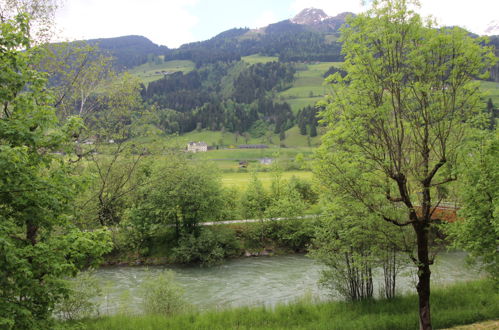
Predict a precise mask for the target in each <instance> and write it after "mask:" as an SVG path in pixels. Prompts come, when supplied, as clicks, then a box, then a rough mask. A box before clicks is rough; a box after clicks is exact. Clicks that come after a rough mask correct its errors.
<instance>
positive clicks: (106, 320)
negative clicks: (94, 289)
mask: <svg viewBox="0 0 499 330" xmlns="http://www.w3.org/2000/svg"><path fill="white" fill-rule="evenodd" d="M497 301H499V292H498V291H497V288H496V287H494V284H493V283H492V282H491V281H489V280H479V281H474V282H467V283H460V284H455V285H452V286H448V287H440V288H435V289H434V291H432V297H431V303H432V317H433V320H434V327H435V328H436V329H441V328H448V327H453V326H457V325H463V324H470V323H474V322H478V321H483V320H493V319H497V318H499V305H498V304H497ZM414 306H417V296H416V295H407V296H401V297H397V298H394V299H389V300H387V299H382V300H374V299H373V300H366V301H357V302H326V303H324V302H322V303H314V302H313V300H312V299H311V298H309V299H306V298H304V299H302V300H299V301H297V302H295V303H291V304H287V305H278V306H276V307H274V308H267V307H243V308H231V309H224V310H220V311H216V310H213V311H207V312H202V313H200V312H195V311H192V310H190V309H189V308H185V309H183V310H181V311H180V312H179V313H178V314H174V315H168V316H167V315H161V314H151V315H129V314H126V315H114V316H107V317H101V318H96V319H87V320H84V321H80V322H65V323H59V324H58V327H59V328H61V329H63V328H64V329H68V328H84V329H120V330H126V329H417V328H418V316H417V309H415V307H414Z"/></svg>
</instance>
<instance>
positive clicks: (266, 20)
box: [251, 10, 278, 28]
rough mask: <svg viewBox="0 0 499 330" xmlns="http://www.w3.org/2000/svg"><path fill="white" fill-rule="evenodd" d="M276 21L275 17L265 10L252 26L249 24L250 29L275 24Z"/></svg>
mask: <svg viewBox="0 0 499 330" xmlns="http://www.w3.org/2000/svg"><path fill="white" fill-rule="evenodd" d="M277 21H278V19H277V17H276V15H275V14H274V13H273V12H272V11H270V10H266V11H264V12H263V13H262V14H261V15H260V17H258V18H257V19H256V20H255V22H254V23H253V24H251V27H254V28H261V27H264V26H267V25H269V24H271V23H276V22H277Z"/></svg>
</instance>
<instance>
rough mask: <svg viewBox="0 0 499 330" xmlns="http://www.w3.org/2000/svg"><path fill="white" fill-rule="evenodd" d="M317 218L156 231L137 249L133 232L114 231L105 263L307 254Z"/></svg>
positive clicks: (201, 261)
mask: <svg viewBox="0 0 499 330" xmlns="http://www.w3.org/2000/svg"><path fill="white" fill-rule="evenodd" d="M317 221H318V220H317V219H316V218H300V219H288V220H281V221H261V222H253V223H236V224H229V225H213V226H199V227H198V228H197V230H196V231H194V232H192V233H190V234H185V235H181V237H180V238H178V239H177V238H176V237H175V233H174V232H173V231H172V230H168V228H166V229H165V230H163V231H162V230H156V231H155V234H154V235H153V236H150V237H148V239H146V240H144V241H143V242H141V244H140V245H138V247H137V248H134V247H133V246H131V245H130V241H129V240H128V238H129V233H126V232H125V231H124V230H116V231H113V236H114V238H113V241H114V246H115V249H114V251H113V252H112V253H111V254H109V255H107V256H106V262H105V264H104V265H165V264H179V263H180V264H199V265H201V266H213V265H217V264H220V263H222V262H223V261H224V260H225V259H228V258H238V257H252V256H269V255H276V254H277V255H279V254H289V253H303V252H306V251H307V248H308V246H309V245H310V244H311V242H312V240H313V238H314V233H315V229H316V225H317Z"/></svg>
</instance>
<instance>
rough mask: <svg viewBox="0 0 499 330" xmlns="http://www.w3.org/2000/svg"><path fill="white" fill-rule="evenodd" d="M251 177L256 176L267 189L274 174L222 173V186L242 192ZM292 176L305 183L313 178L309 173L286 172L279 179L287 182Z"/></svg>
mask: <svg viewBox="0 0 499 330" xmlns="http://www.w3.org/2000/svg"><path fill="white" fill-rule="evenodd" d="M253 175H256V177H257V178H258V180H259V181H260V182H261V183H262V185H263V187H264V188H266V189H269V188H270V185H271V183H272V180H274V178H275V175H276V174H275V173H272V172H258V173H255V174H252V173H224V174H223V175H222V184H223V185H224V186H225V187H227V188H235V189H237V190H239V191H243V190H245V189H246V187H247V186H248V184H249V182H250V181H251V179H252V177H253ZM293 176H294V177H296V178H298V179H303V180H307V181H311V180H312V178H313V174H312V172H310V171H286V172H282V174H281V179H283V180H289V179H291V178H292V177H293Z"/></svg>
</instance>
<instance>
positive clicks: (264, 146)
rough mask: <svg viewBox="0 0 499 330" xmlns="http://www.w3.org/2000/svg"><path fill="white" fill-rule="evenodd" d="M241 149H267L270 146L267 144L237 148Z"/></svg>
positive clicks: (239, 146)
mask: <svg viewBox="0 0 499 330" xmlns="http://www.w3.org/2000/svg"><path fill="white" fill-rule="evenodd" d="M237 147H238V148H239V149H266V148H268V147H269V146H268V145H266V144H241V145H238V146H237Z"/></svg>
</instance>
